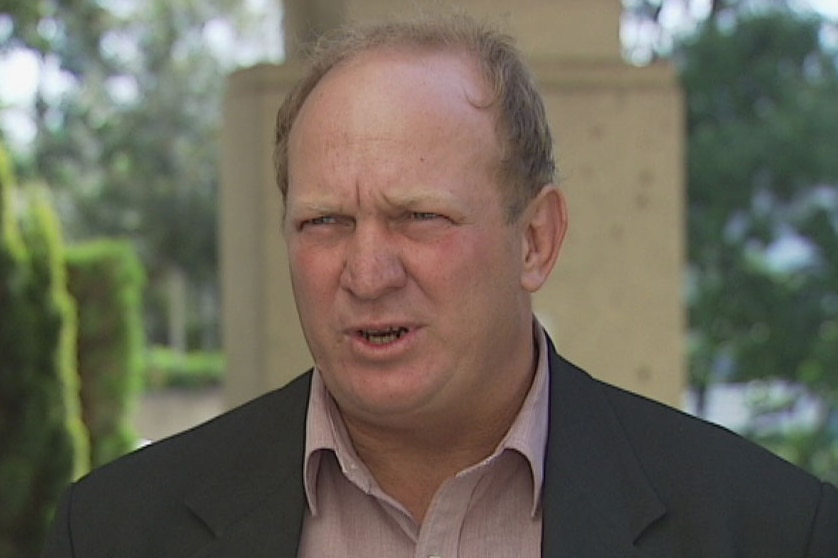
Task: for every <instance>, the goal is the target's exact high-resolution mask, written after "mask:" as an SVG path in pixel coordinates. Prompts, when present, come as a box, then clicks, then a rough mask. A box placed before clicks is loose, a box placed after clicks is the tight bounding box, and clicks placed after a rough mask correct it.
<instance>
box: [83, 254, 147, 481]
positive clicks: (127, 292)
mask: <svg viewBox="0 0 838 558" xmlns="http://www.w3.org/2000/svg"><path fill="white" fill-rule="evenodd" d="M67 274H68V278H69V282H68V285H69V288H70V294H71V295H72V296H73V298H75V300H76V302H77V304H78V324H79V335H78V359H79V376H80V378H81V385H82V389H81V403H82V418H83V420H84V424H85V426H86V427H87V429H88V432H89V433H90V457H91V464H92V465H93V466H94V467H98V466H99V465H103V464H105V463H107V462H109V461H112V460H113V459H115V458H117V457H119V456H121V455H123V454H125V453H127V452H129V451H131V450H132V449H134V448H135V447H136V445H137V440H138V437H137V435H136V433H135V432H134V430H133V428H132V426H131V413H132V411H133V408H134V403H135V401H136V397H137V395H138V394H139V391H140V388H141V386H142V375H143V353H144V346H145V337H144V333H143V324H142V290H143V286H144V284H145V273H144V271H143V268H142V264H141V263H140V260H139V258H138V257H137V254H136V252H135V250H134V248H133V247H132V246H131V244H129V243H128V242H123V241H117V240H100V241H96V242H90V243H86V244H82V245H78V246H74V247H72V248H70V249H68V251H67Z"/></svg>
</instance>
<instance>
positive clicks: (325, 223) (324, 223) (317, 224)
mask: <svg viewBox="0 0 838 558" xmlns="http://www.w3.org/2000/svg"><path fill="white" fill-rule="evenodd" d="M351 225H352V219H351V218H349V217H342V216H340V215H318V216H317V217H311V218H309V219H303V220H301V221H300V224H299V225H298V229H299V230H303V229H306V228H315V229H317V228H330V227H335V226H351Z"/></svg>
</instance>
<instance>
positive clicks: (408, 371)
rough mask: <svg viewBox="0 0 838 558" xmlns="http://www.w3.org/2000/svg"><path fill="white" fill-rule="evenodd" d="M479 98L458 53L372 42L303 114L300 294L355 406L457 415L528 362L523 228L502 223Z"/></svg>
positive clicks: (296, 217)
mask: <svg viewBox="0 0 838 558" xmlns="http://www.w3.org/2000/svg"><path fill="white" fill-rule="evenodd" d="M486 100H487V93H486V90H485V87H484V85H483V84H482V82H481V80H480V78H479V76H478V73H477V71H476V69H475V68H474V67H473V63H472V62H471V61H470V60H469V59H468V58H466V57H465V56H462V55H458V54H451V53H428V52H424V53H412V52H405V51H398V52H393V51H380V52H379V51H373V52H369V53H365V54H362V55H360V56H358V57H356V58H354V59H352V60H350V61H349V62H347V63H344V64H343V65H341V66H339V67H337V68H335V69H333V70H331V71H330V72H329V73H328V74H327V75H326V76H325V77H324V78H323V80H322V81H321V82H320V83H319V84H318V86H317V87H316V88H315V89H314V91H313V92H312V93H311V95H310V96H309V98H308V99H307V100H306V102H305V104H304V106H303V108H302V110H301V112H300V114H299V116H298V118H297V120H296V122H295V123H294V126H293V128H292V131H291V136H290V141H289V190H288V197H287V209H286V224H285V235H286V241H287V244H288V254H289V261H290V270H291V278H292V283H293V287H294V295H295V298H296V302H297V308H298V310H299V315H300V320H301V323H302V326H303V331H304V333H305V336H306V340H307V342H308V344H309V347H310V349H311V352H312V355H313V357H314V360H315V363H316V364H317V366H318V367H319V369H320V370H321V373H322V375H323V379H324V381H325V383H326V385H327V387H328V389H329V391H330V392H331V394H332V395H333V396H334V398H335V400H336V401H337V403H338V405H339V407H340V408H341V410H342V412H343V413H344V415H346V416H348V417H350V418H352V419H354V420H359V421H366V422H367V423H370V424H391V425H396V424H402V425H408V424H414V423H415V421H416V420H427V419H431V420H437V421H447V420H450V421H453V422H452V424H453V423H456V421H457V420H459V419H461V418H462V416H464V415H468V414H476V415H477V416H479V415H480V414H481V412H485V413H490V412H491V409H492V406H493V405H496V404H497V401H499V400H503V398H504V397H507V398H508V396H509V390H510V389H516V387H515V386H516V385H519V384H516V382H520V378H521V376H520V374H522V373H523V374H527V373H529V372H530V371H531V367H532V352H531V351H532V331H531V319H532V317H531V307H530V299H529V293H528V292H527V290H526V289H524V288H522V284H521V268H522V258H523V256H522V251H523V242H524V240H523V234H524V233H523V232H522V230H521V227H520V226H519V225H517V224H507V222H506V207H505V204H504V202H503V199H504V197H503V196H502V195H501V189H500V187H499V186H498V184H497V178H496V173H495V168H496V165H497V163H498V161H499V158H500V156H501V155H500V147H499V142H498V139H497V135H496V133H495V122H494V119H493V116H492V113H491V112H490V110H488V109H485V108H475V106H474V105H480V104H481V103H483V102H484V101H486ZM522 368H523V370H522ZM516 378H517V379H516Z"/></svg>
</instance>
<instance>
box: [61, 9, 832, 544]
mask: <svg viewBox="0 0 838 558" xmlns="http://www.w3.org/2000/svg"><path fill="white" fill-rule="evenodd" d="M551 149H552V141H551V139H550V133H549V130H548V129H547V124H546V119H545V117H544V109H543V106H542V102H541V99H540V98H539V96H538V94H537V93H536V91H535V88H534V85H533V80H532V77H531V76H530V74H529V73H528V71H527V70H526V68H525V67H524V65H523V64H522V63H521V60H520V57H519V55H518V54H517V53H516V52H515V50H514V49H513V48H512V46H511V45H510V42H509V40H508V39H507V38H506V37H504V36H502V35H499V34H497V33H495V32H493V31H491V30H486V29H484V28H482V27H481V26H479V25H477V24H476V23H474V22H472V21H470V20H468V19H466V18H457V17H455V18H450V19H447V20H444V21H426V22H419V23H410V24H392V25H386V26H379V27H375V28H371V29H354V30H350V31H348V32H346V33H344V34H343V35H341V36H340V37H338V38H337V39H334V40H333V41H331V42H328V43H324V45H323V46H322V47H321V50H320V51H319V52H317V53H315V57H314V63H313V65H312V70H311V72H310V73H309V75H308V76H307V77H305V78H304V79H303V81H302V82H301V83H300V85H299V86H298V88H297V89H296V90H295V91H294V92H293V93H292V94H291V95H290V96H289V98H288V99H287V100H286V102H285V103H284V105H283V107H282V108H281V109H280V112H279V116H278V126H277V148H276V159H277V169H278V172H277V177H278V182H279V186H280V190H281V192H282V195H283V198H284V201H285V216H284V234H285V238H286V241H287V245H288V254H289V265H290V270H291V277H292V282H293V286H294V295H295V299H296V302H297V307H298V311H299V316H300V320H301V323H302V326H303V330H304V333H305V336H306V340H307V342H308V345H309V348H310V350H311V353H312V356H313V357H314V361H315V365H316V366H315V370H314V371H313V372H311V373H308V374H306V375H304V376H303V377H302V378H301V379H299V380H296V381H295V382H292V383H291V384H290V385H289V386H288V387H286V388H284V389H282V390H279V391H277V392H273V393H270V394H268V395H266V396H264V397H262V398H260V399H258V400H256V401H254V402H252V403H250V404H248V405H245V406H244V407H242V408H240V409H238V410H235V411H232V412H230V413H228V414H226V415H224V416H222V417H220V418H218V419H216V420H214V421H211V422H210V423H208V424H206V425H204V426H201V427H198V428H196V429H194V430H192V431H190V432H187V433H185V434H182V435H180V436H176V437H174V438H172V439H170V440H167V441H163V442H161V443H158V444H155V445H153V446H151V447H149V448H146V449H144V450H141V451H139V452H136V453H134V454H132V455H130V456H128V457H126V458H123V459H122V460H119V461H117V462H116V463H114V464H112V465H110V466H106V467H104V468H102V469H100V470H99V471H97V472H95V473H94V474H92V475H91V476H89V477H88V478H86V479H84V480H82V481H80V482H79V483H77V484H76V485H75V486H73V487H71V488H70V489H69V490H68V492H67V494H66V495H65V497H64V499H63V501H62V504H61V507H60V510H59V513H58V515H57V519H56V523H55V527H54V530H53V533H52V537H51V538H50V541H49V543H48V546H47V549H46V551H45V556H47V557H49V558H52V557H64V556H77V557H84V558H98V557H100V556H101V557H104V556H109V557H155V558H164V557H187V556H188V557H206V558H209V557H221V556H247V557H268V556H271V557H277V556H304V557H318V558H319V557H328V556H387V557H391V556H393V557H398V556H443V557H445V556H474V557H483V556H507V557H524V556H551V557H568V558H571V557H574V558H579V557H597V558H602V557H611V556H646V557H661V558H663V557H676V556H677V557H682V556H683V557H693V556H695V557H699V556H702V557H713V558H717V557H754V558H756V557H759V558H766V557H778V558H779V557H784V558H786V557H792V556H800V557H803V556H809V557H823V558H827V557H831V558H835V557H837V556H838V491H836V490H835V488H834V487H832V486H830V485H827V484H823V483H821V482H819V481H817V480H816V479H814V478H812V477H810V476H808V475H807V474H805V473H803V472H801V471H799V470H797V469H795V468H794V467H792V466H791V465H788V464H786V463H785V462H783V461H781V460H779V459H777V458H775V457H773V456H771V455H769V454H768V453H766V452H764V451H763V450H761V449H758V448H756V447H755V446H752V445H750V444H749V443H747V442H745V441H743V440H741V439H739V438H738V437H736V436H735V435H733V434H731V433H729V432H727V431H724V430H722V429H719V428H717V427H713V426H710V425H707V424H705V423H702V422H700V421H698V420H696V419H693V418H690V417H687V416H685V415H682V414H680V413H678V412H677V411H673V410H671V409H667V408H665V407H663V406H661V405H659V404H656V403H653V402H650V401H647V400H644V399H642V398H640V397H637V396H634V395H631V394H628V393H625V392H622V391H620V390H618V389H616V388H613V387H610V386H607V385H604V384H601V383H599V382H597V381H595V380H593V379H592V378H591V377H590V376H588V375H587V374H586V373H584V372H582V371H581V370H579V369H577V368H575V367H573V366H572V365H571V364H569V363H567V362H566V361H564V360H563V359H562V358H561V357H559V356H558V355H557V354H556V353H555V350H554V349H553V346H552V343H551V341H550V340H549V339H548V338H547V336H546V334H545V332H544V330H543V329H542V328H541V326H540V325H539V324H538V322H537V321H536V320H535V319H534V317H533V313H532V306H531V294H532V293H533V292H535V291H536V290H538V289H539V287H541V285H542V284H543V283H544V281H545V280H546V279H547V277H548V276H549V274H550V271H551V269H552V267H553V264H554V262H555V261H556V257H557V255H558V252H559V249H560V247H561V244H562V240H563V237H564V233H565V230H566V227H567V215H566V209H565V201H564V198H563V195H562V193H561V192H560V190H559V189H558V188H557V187H556V186H555V185H554V184H553V174H554V164H553V159H552V154H551Z"/></svg>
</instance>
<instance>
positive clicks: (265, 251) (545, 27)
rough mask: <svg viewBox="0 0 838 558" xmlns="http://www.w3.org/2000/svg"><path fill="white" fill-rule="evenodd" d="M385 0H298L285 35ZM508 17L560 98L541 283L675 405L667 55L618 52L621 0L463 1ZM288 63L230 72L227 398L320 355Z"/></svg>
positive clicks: (675, 167)
mask: <svg viewBox="0 0 838 558" xmlns="http://www.w3.org/2000/svg"><path fill="white" fill-rule="evenodd" d="M394 4H395V3H393V2H388V1H385V0H297V1H290V0H286V2H285V10H286V29H287V31H286V33H287V34H288V36H289V37H294V38H299V39H300V40H308V39H310V38H311V37H312V36H314V35H316V34H317V33H320V32H322V31H324V30H326V29H328V28H331V27H333V26H334V25H337V24H339V23H341V22H343V21H347V20H352V21H376V20H381V19H386V18H388V17H391V16H393V15H398V11H397V10H394V9H393V6H394ZM458 5H459V6H461V7H463V8H464V9H465V10H466V11H467V12H468V13H471V14H473V15H476V16H477V17H484V16H485V17H488V18H489V19H490V20H493V21H498V20H499V21H500V22H501V24H502V25H503V26H504V27H505V28H508V30H509V32H510V33H512V34H513V35H514V36H515V37H516V38H517V39H518V44H519V46H520V47H521V48H522V50H523V51H524V52H525V53H526V55H527V57H528V58H529V59H530V61H531V62H532V64H533V68H534V70H535V72H536V75H537V77H538V80H539V82H540V86H541V90H542V93H543V94H544V98H545V102H546V104H547V111H548V117H549V118H550V121H551V125H552V128H553V132H554V135H555V137H556V139H557V143H558V145H557V159H558V164H559V169H560V175H561V179H562V180H561V182H562V184H563V186H564V189H565V191H566V193H567V196H568V199H569V203H570V219H571V228H570V235H569V238H568V241H567V245H566V248H565V250H564V252H563V253H562V255H561V256H560V259H559V262H558V264H557V269H556V272H555V273H554V276H553V277H552V279H551V281H550V283H549V284H548V285H547V286H546V288H545V289H544V290H543V292H541V293H540V294H539V295H538V296H537V297H536V306H537V314H538V315H539V317H540V318H541V319H542V320H543V322H544V323H545V324H546V325H547V327H548V329H549V330H550V332H551V334H552V335H553V336H554V339H555V341H556V343H557V345H558V347H559V349H560V351H561V352H562V353H563V354H565V355H566V356H567V357H569V358H570V359H571V360H573V361H575V362H577V363H578V364H580V365H582V366H583V367H585V368H587V369H588V370H589V371H590V372H591V373H592V374H594V375H595V376H598V377H600V378H602V379H604V380H606V381H609V382H612V383H615V384H618V385H622V386H624V387H626V388H628V389H631V390H633V391H638V392H641V393H644V394H647V395H649V396H651V397H654V398H656V399H659V400H662V401H666V402H668V403H671V404H678V403H679V401H680V397H681V392H682V389H683V386H684V377H685V365H684V358H683V353H684V311H683V302H682V297H681V285H682V263H683V248H682V247H683V244H684V222H683V210H682V207H683V203H684V201H683V189H684V187H683V185H684V179H683V171H682V166H683V148H684V147H683V145H684V139H683V138H684V131H683V128H682V116H681V115H682V106H681V94H680V90H679V88H678V85H677V82H676V78H675V74H674V71H673V70H672V68H670V67H669V66H659V67H654V68H642V69H641V68H632V67H628V66H626V65H625V64H624V63H623V62H622V61H621V59H620V45H619V18H620V11H621V5H620V1H619V0H517V1H516V2H515V3H514V5H513V6H511V7H510V5H509V4H508V3H507V2H506V1H505V0H463V1H460V2H458ZM296 44H297V43H296V42H295V43H294V44H287V46H286V52H288V53H289V57H290V60H291V62H289V63H287V64H285V65H282V66H258V67H255V68H250V69H247V70H244V71H241V72H237V73H236V74H234V75H233V76H231V78H230V81H229V87H228V95H227V99H226V104H225V113H224V132H223V133H224V137H223V149H224V152H223V157H222V166H223V171H222V200H221V203H222V208H221V213H222V231H221V237H222V241H221V244H222V246H221V248H222V260H221V261H222V288H223V291H222V294H223V301H224V306H223V312H224V325H223V333H224V341H225V348H226V350H227V355H228V361H229V363H230V373H229V376H228V387H227V401H228V403H229V404H234V403H239V402H241V401H244V400H246V399H248V398H251V397H253V396H255V395H258V394H259V393H261V392H263V391H265V390H267V389H270V388H272V387H275V386H278V385H282V384H283V383H285V382H287V381H288V380H290V379H291V378H293V377H294V376H295V375H297V374H298V373H300V372H302V371H303V370H304V369H305V368H307V367H308V366H310V358H309V356H308V352H307V349H306V346H305V343H304V341H303V338H302V334H301V333H300V329H299V325H298V323H297V316H296V313H295V310H294V303H293V299H292V297H291V291H290V285H289V279H288V271H287V264H286V261H285V246H284V242H283V239H282V237H281V232H280V222H279V219H280V215H281V209H280V201H279V194H278V192H277V190H276V186H275V185H274V184H273V167H272V155H271V145H272V142H273V122H274V114H275V112H276V109H277V107H278V106H279V103H280V102H281V99H282V97H283V96H284V94H285V93H286V92H287V91H288V89H289V88H290V87H291V85H292V84H293V83H294V81H295V80H296V78H297V77H298V76H299V70H298V68H297V66H296V65H295V63H294V62H293V60H294V59H295V57H296V56H297V55H298V53H299V48H298V47H297V46H294V45H296Z"/></svg>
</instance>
